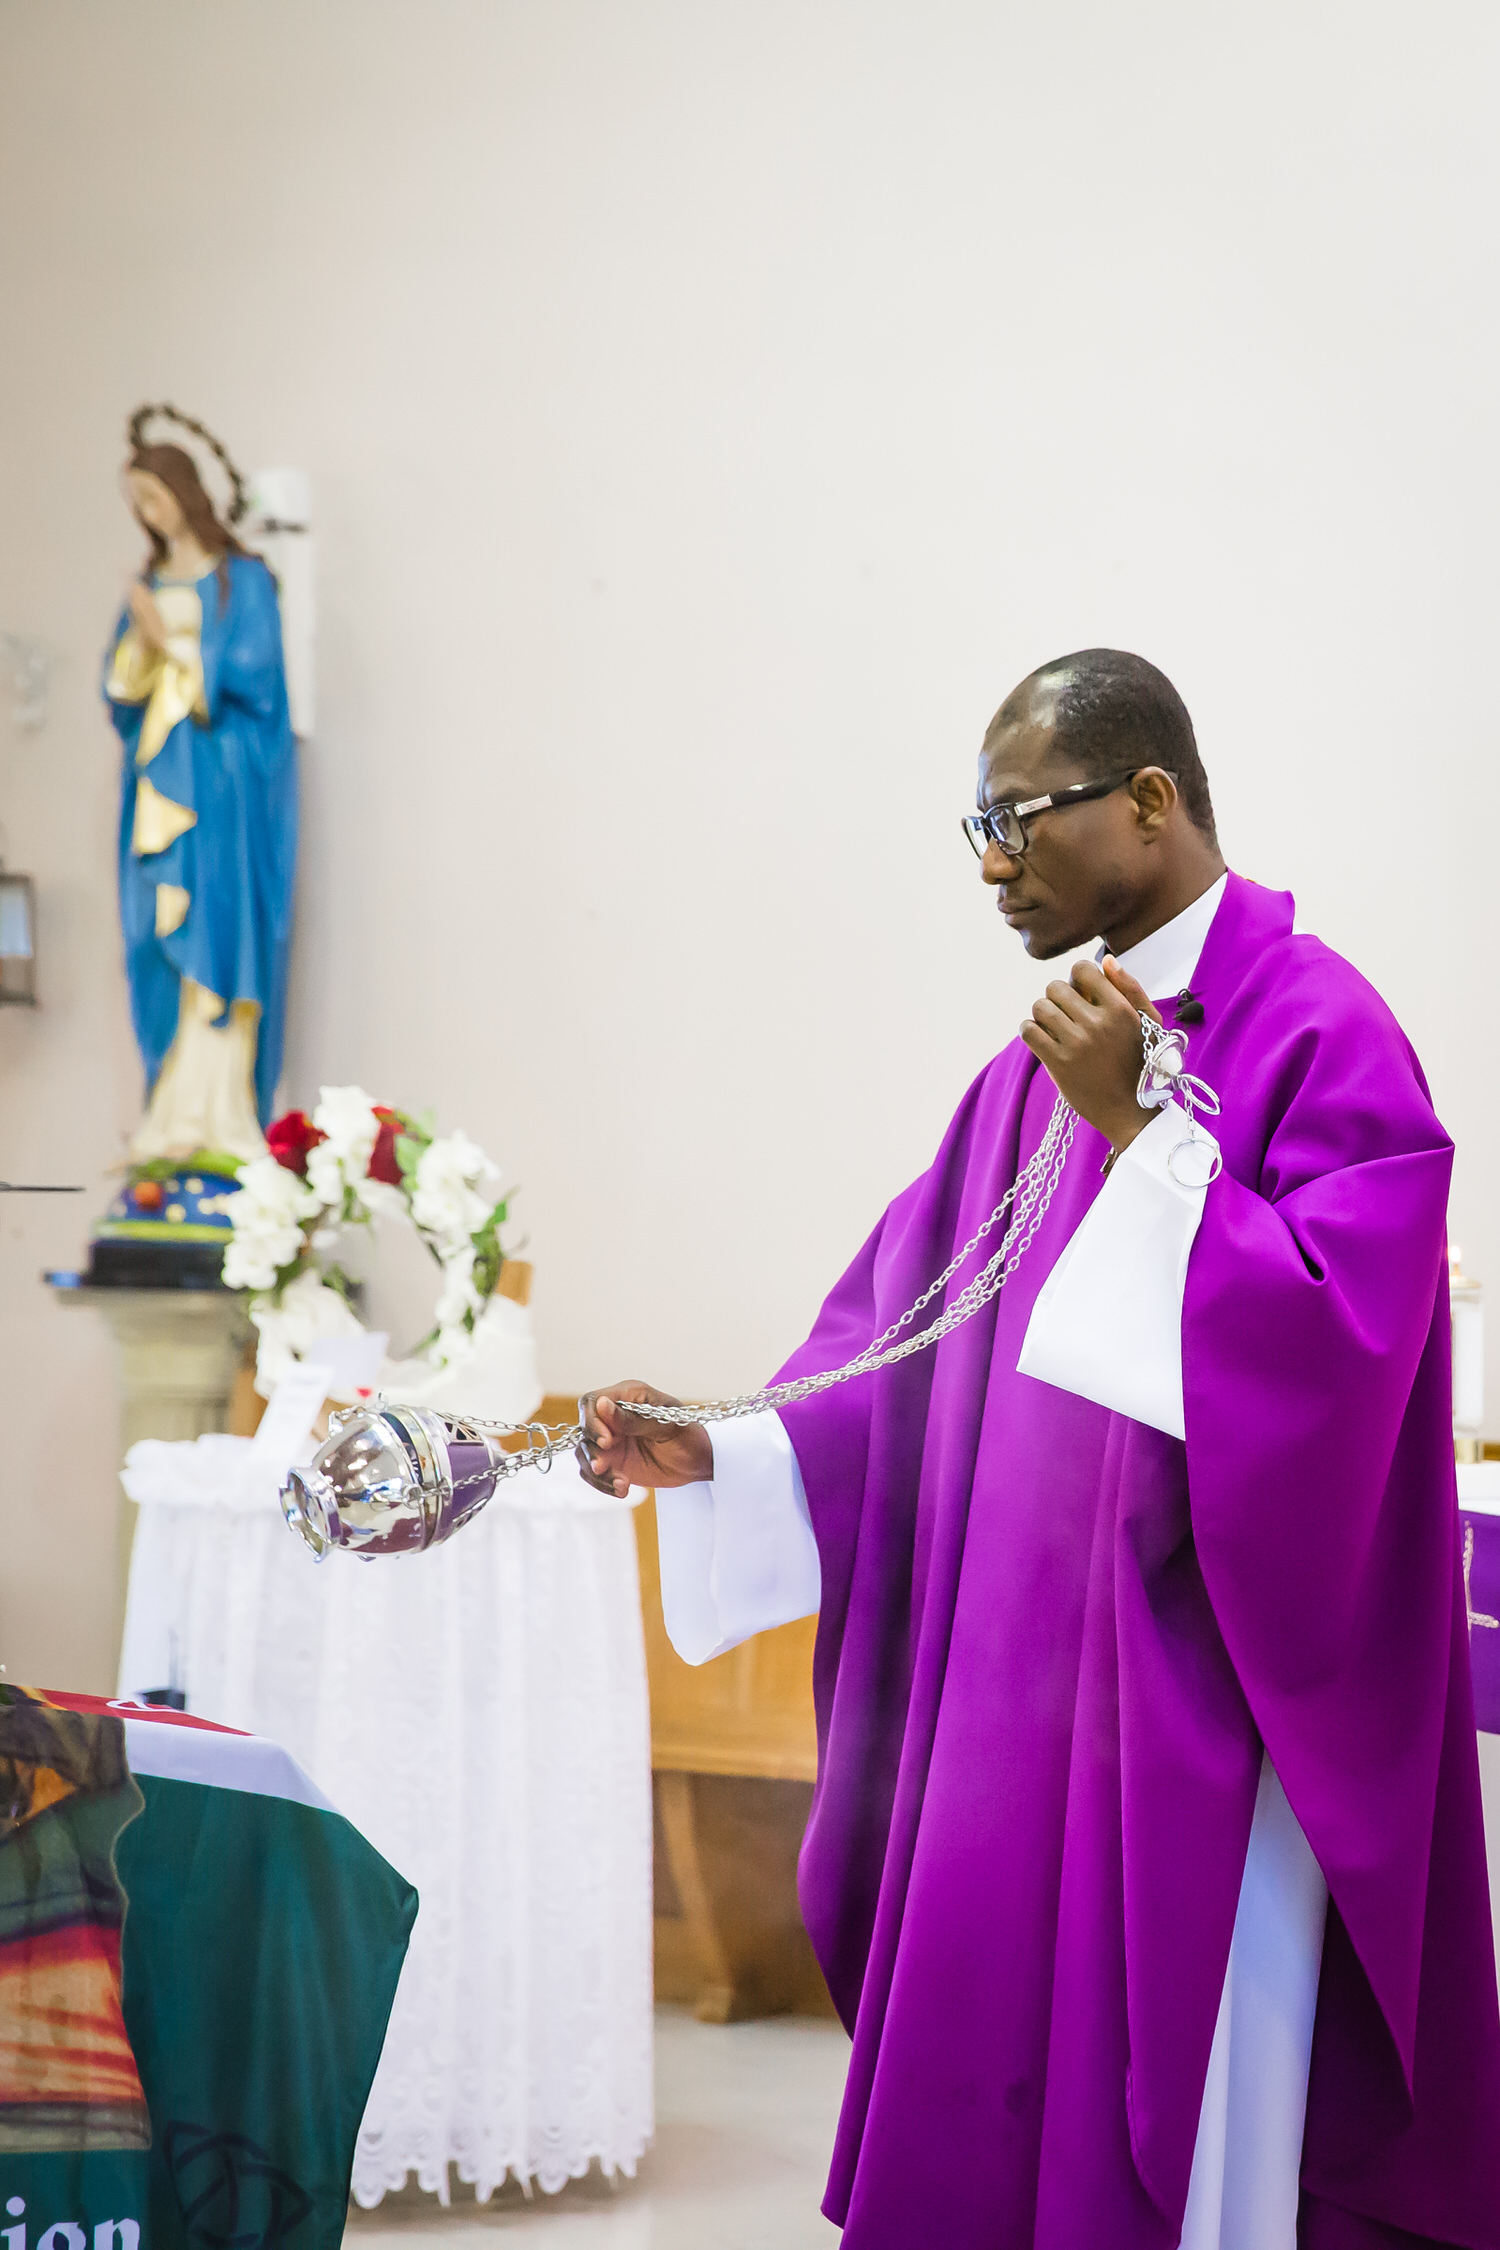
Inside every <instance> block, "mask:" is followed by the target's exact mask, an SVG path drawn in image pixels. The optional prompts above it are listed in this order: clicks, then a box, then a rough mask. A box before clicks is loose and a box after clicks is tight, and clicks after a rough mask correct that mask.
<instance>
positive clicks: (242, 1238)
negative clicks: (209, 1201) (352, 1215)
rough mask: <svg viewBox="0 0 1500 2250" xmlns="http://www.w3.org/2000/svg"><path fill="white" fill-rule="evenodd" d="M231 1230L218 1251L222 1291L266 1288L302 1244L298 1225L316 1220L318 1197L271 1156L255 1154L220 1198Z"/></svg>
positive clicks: (271, 1284) (300, 1229)
mask: <svg viewBox="0 0 1500 2250" xmlns="http://www.w3.org/2000/svg"><path fill="white" fill-rule="evenodd" d="M225 1200H226V1202H227V1204H228V1206H229V1217H230V1223H231V1226H232V1228H233V1232H232V1233H231V1235H230V1238H229V1244H228V1247H227V1248H226V1250H225V1252H224V1285H225V1287H226V1288H228V1289H270V1288H273V1287H274V1286H275V1282H276V1275H277V1271H278V1269H279V1268H280V1267H282V1266H289V1265H290V1264H291V1263H292V1260H293V1259H294V1258H295V1257H296V1256H297V1254H298V1252H299V1251H300V1250H301V1248H302V1227H303V1222H304V1221H305V1220H307V1219H312V1218H316V1216H317V1214H318V1210H319V1203H318V1198H317V1197H316V1196H315V1195H311V1194H309V1192H308V1190H307V1188H306V1187H305V1186H304V1185H303V1183H302V1181H301V1180H300V1179H299V1178H298V1176H297V1174H296V1173H295V1172H289V1171H288V1170H287V1169H286V1167H285V1165H282V1164H278V1163H277V1161H276V1159H275V1157H274V1156H257V1157H255V1158H253V1159H252V1160H251V1162H250V1163H248V1164H247V1165H245V1167H244V1169H243V1170H242V1171H241V1173H240V1184H239V1189H238V1191H237V1193H235V1194H234V1195H231V1196H228V1197H226V1198H225Z"/></svg>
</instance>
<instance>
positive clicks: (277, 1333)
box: [250, 1268, 364, 1398]
mask: <svg viewBox="0 0 1500 2250" xmlns="http://www.w3.org/2000/svg"><path fill="white" fill-rule="evenodd" d="M250 1318H251V1319H252V1320H253V1321H254V1323H255V1325H256V1327H257V1329H258V1330H259V1331H260V1344H259V1348H258V1349H257V1351H256V1355H255V1388H256V1389H257V1390H258V1391H259V1392H260V1393H261V1395H262V1397H264V1398H269V1397H270V1395H271V1393H272V1391H273V1390H274V1389H275V1388H276V1385H277V1384H278V1383H279V1382H280V1381H281V1378H282V1376H283V1375H286V1374H289V1373H290V1372H291V1370H292V1368H293V1367H294V1366H295V1365H296V1363H297V1360H298V1358H299V1357H300V1355H301V1354H302V1353H303V1352H305V1351H306V1350H307V1347H308V1345H309V1344H312V1343H315V1342H316V1341H317V1339H318V1338H319V1337H320V1336H362V1335H363V1334H364V1327H363V1324H362V1323H361V1321H360V1320H359V1319H358V1317H357V1315H356V1314H355V1313H353V1312H352V1311H351V1310H350V1308H349V1306H348V1304H347V1303H346V1302H345V1300H344V1299H343V1298H342V1297H341V1296H340V1295H339V1293H338V1291H337V1290H336V1289H330V1288H329V1287H328V1285H327V1283H326V1282H324V1281H322V1280H321V1279H320V1278H319V1276H318V1275H317V1274H316V1273H314V1272H313V1271H312V1270H311V1269H310V1268H309V1270H308V1271H307V1272H306V1273H299V1274H298V1276H297V1278H296V1280H295V1281H289V1282H288V1283H287V1285H286V1287H285V1289H283V1291H282V1292H281V1303H280V1304H279V1305H271V1304H260V1305H252V1306H251V1307H250Z"/></svg>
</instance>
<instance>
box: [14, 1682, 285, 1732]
mask: <svg viewBox="0 0 1500 2250" xmlns="http://www.w3.org/2000/svg"><path fill="white" fill-rule="evenodd" d="M41 1692H42V1694H43V1695H44V1696H45V1697H46V1699H47V1701H48V1702H49V1703H56V1704H60V1705H61V1707H62V1709H63V1710H64V1711H107V1712H109V1713H110V1714H111V1715H112V1716H113V1717H114V1718H117V1719H149V1720H151V1721H152V1723H153V1724H155V1725H160V1726H168V1727H199V1728H201V1729H202V1730H203V1731H204V1732H205V1733H207V1734H237V1735H238V1736H239V1737H240V1739H241V1741H243V1742H248V1741H249V1740H250V1739H251V1737H250V1734H249V1732H248V1730H247V1729H246V1728H244V1727H221V1726H220V1725H219V1723H218V1721H217V1720H216V1719H195V1718H194V1717H193V1715H192V1713H191V1712H189V1711H168V1710H163V1709H162V1708H160V1707H159V1706H158V1705H157V1704H155V1703H127V1702H122V1701H116V1700H113V1699H112V1698H110V1697H109V1696H105V1695H77V1694H75V1693H74V1691H73V1690H72V1689H71V1688H43V1689H42V1690H41Z"/></svg>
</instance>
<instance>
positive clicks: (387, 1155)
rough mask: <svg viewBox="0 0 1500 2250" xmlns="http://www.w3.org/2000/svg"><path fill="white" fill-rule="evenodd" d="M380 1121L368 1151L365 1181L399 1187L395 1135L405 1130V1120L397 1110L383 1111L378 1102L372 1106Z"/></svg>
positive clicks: (399, 1174)
mask: <svg viewBox="0 0 1500 2250" xmlns="http://www.w3.org/2000/svg"><path fill="white" fill-rule="evenodd" d="M373 1106H374V1110H375V1115H376V1116H377V1117H378V1118H379V1120H380V1131H379V1132H378V1133H377V1134H376V1135H375V1146H374V1147H373V1148H372V1149H371V1151H370V1161H369V1163H368V1164H367V1165H366V1166H365V1178H366V1179H367V1180H384V1182H385V1184H386V1186H387V1187H400V1185H401V1167H400V1165H399V1164H398V1163H397V1162H396V1135H397V1134H398V1133H404V1132H405V1130H406V1120H405V1118H403V1116H402V1115H401V1112H400V1110H399V1109H384V1108H382V1106H381V1104H380V1103H379V1102H376V1103H375V1104H374V1105H373Z"/></svg>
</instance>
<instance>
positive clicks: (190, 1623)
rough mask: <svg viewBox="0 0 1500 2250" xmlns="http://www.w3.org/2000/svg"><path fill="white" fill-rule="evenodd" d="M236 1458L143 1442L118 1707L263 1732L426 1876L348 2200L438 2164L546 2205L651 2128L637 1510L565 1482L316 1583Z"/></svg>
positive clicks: (411, 1873) (559, 1478) (507, 1495)
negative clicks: (146, 1706) (146, 1699)
mask: <svg viewBox="0 0 1500 2250" xmlns="http://www.w3.org/2000/svg"><path fill="white" fill-rule="evenodd" d="M249 1453H250V1445H249V1442H248V1441H247V1440H245V1439H241V1438H230V1437H223V1436H209V1437H203V1438H199V1439H198V1440H196V1441H195V1442H194V1443H192V1444H176V1445H174V1444H164V1443H158V1442H155V1441H146V1442H144V1443H142V1444H139V1445H137V1446H134V1447H132V1449H131V1453H130V1456H129V1458H128V1461H127V1464H126V1471H125V1485H126V1490H127V1491H128V1493H129V1494H130V1497H131V1498H132V1499H133V1500H136V1501H138V1502H140V1503H141V1514H140V1521H139V1525H138V1529H137V1534H136V1542H135V1550H134V1556H133V1560H132V1565H131V1581H130V1600H129V1608H128V1613H127V1620H126V1632H125V1645H124V1650H123V1654H122V1659H121V1680H120V1687H121V1693H122V1694H131V1693H139V1692H140V1691H141V1690H143V1689H146V1688H155V1687H160V1686H162V1685H165V1684H167V1683H168V1682H169V1680H171V1679H172V1678H173V1677H174V1675H175V1677H176V1679H177V1681H178V1682H180V1684H182V1685H183V1686H184V1687H185V1689H186V1692H187V1699H188V1707H189V1709H190V1710H191V1711H193V1712H196V1713H199V1714H201V1715H202V1716H204V1717H207V1718H212V1719H216V1720H219V1721H220V1722H221V1723H223V1724H225V1725H229V1726H237V1727H243V1728H245V1729H247V1730H249V1731H251V1732H254V1733H257V1734H260V1735H264V1736H268V1737H270V1738H271V1739H272V1740H273V1741H276V1742H279V1743H280V1744H282V1745H283V1747H284V1748H285V1749H286V1750H287V1751H288V1752H290V1754H291V1755H292V1757H294V1758H295V1759H296V1760H297V1761H298V1763H299V1764H300V1765H302V1766H303V1767H305V1769H306V1771H307V1772H308V1773H309V1774H310V1775H311V1776H312V1777H313V1780H314V1781H315V1782H316V1784H317V1786H318V1787H319V1788H320V1789H321V1790H323V1791H325V1792H326V1794H327V1796H328V1797H329V1798H330V1799H331V1801H332V1802H333V1803H334V1804H335V1805H337V1806H338V1808H339V1810H340V1811H341V1812H343V1813H345V1814H346V1815H347V1816H348V1818H349V1819H351V1820H352V1821H353V1822H354V1823H355V1824H356V1826H357V1827H359V1828H360V1829H361V1830H362V1831H363V1832H364V1834H365V1835H366V1836H368V1837H369V1839H370V1841H371V1842H372V1843H373V1844H374V1845H375V1847H376V1849H377V1850H378V1851H380V1852H381V1853H382V1854H383V1855H384V1856H385V1857H386V1858H388V1859H389V1860H390V1861H391V1863H392V1864H393V1865H394V1866H397V1867H399V1868H401V1870H402V1872H403V1873H404V1874H406V1875H407V1876H408V1877H409V1879H410V1880H411V1881H412V1882H413V1883H414V1884H415V1885H416V1887H417V1890H418V1893H419V1895H420V1898H421V1909H420V1911H419V1913H418V1916H417V1921H416V1926H415V1928H414V1930H413V1932H412V1940H411V1947H410V1951H409V1953H408V1956H407V1962H406V1967H405V1969H404V1971H403V1973H402V1977H401V1982H400V1986H399V1988H398V1991H397V1994H396V2004H395V2007H394V2009H393V2011H392V2015H391V2024H390V2030H389V2032H388V2034H387V2038H386V2043H385V2048H384V2052H383V2054H382V2057H381V2062H380V2068H379V2070H378V2071H377V2073H376V2077H375V2083H374V2086H373V2088H372V2090H371V2094H370V2100H369V2103H368V2106H367V2108H366V2111H365V2116H364V2122H363V2124H362V2126H361V2129H360V2134H359V2141H358V2145H357V2148H356V2152H355V2159H354V2179H353V2192H354V2196H355V2200H356V2201H357V2202H358V2203H360V2204H362V2205H363V2206H365V2207H366V2208H368V2207H370V2206H371V2205H374V2204H376V2203H378V2202H379V2201H380V2200H381V2198H382V2196H384V2195H386V2194H388V2193H389V2192H391V2191H392V2190H393V2189H396V2188H399V2187H401V2186H403V2185H404V2184H405V2182H406V2180H407V2178H408V2176H409V2175H410V2174H412V2173H415V2175H416V2178H417V2180H418V2183H419V2184H420V2185H421V2186H422V2187H424V2188H426V2189H428V2190H429V2191H436V2193H438V2194H439V2195H440V2196H441V2197H442V2198H443V2199H444V2200H445V2201H446V2200H447V2196H448V2179H449V2174H448V2167H449V2165H450V2164H451V2165H454V2166H456V2168H457V2171H458V2176H459V2178H460V2179H461V2180H465V2181H472V2183H473V2185H474V2187H475V2190H476V2193H477V2194H478V2196H479V2197H480V2199H481V2200H484V2199H485V2198H487V2197H488V2196H489V2195H490V2194H491V2193H492V2192H493V2191H494V2189H495V2188H496V2187H498V2186H499V2185H500V2184H501V2183H502V2182H503V2181H504V2180H505V2178H506V2177H507V2175H509V2174H512V2173H513V2174H514V2175H515V2176H516V2177H517V2178H518V2179H520V2180H522V2181H525V2182H534V2183H535V2184H536V2185H537V2186H539V2187H541V2188H542V2189H543V2190H545V2191H547V2192H549V2193H552V2192H555V2191H556V2190H557V2189H559V2188H561V2187H562V2186H563V2185H564V2183H565V2182H566V2181H567V2180H568V2179H569V2178H572V2177H577V2176H578V2175H580V2174H582V2173H583V2172H584V2171H586V2170H587V2168H588V2166H589V2165H590V2163H591V2162H598V2163H599V2164H600V2165H601V2166H602V2167H603V2168H604V2169H605V2170H606V2171H607V2172H611V2173H613V2172H624V2173H626V2174H633V2173H634V2171H635V2167H636V2164H637V2161H638V2159H639V2157H640V2155H641V2153H642V2151H643V2149H644V2148H645V2146H646V2143H647V2142H648V2140H649V2139H650V2137H651V2132H652V2124H653V2114H652V2024H651V2004H652V1960H651V1937H652V1925H651V1776H650V1728H649V1720H648V1713H647V1703H646V1673H645V1655H644V1648H643V1643H642V1634H641V1615H640V1595H639V1589H638V1583H637V1575H636V1551H635V1533H634V1528H633V1525H632V1523H631V1517H630V1509H629V1507H628V1506H627V1505H626V1504H625V1503H622V1502H618V1501H611V1500H608V1499H606V1498H604V1497H603V1496H602V1495H599V1494H596V1493H593V1492H590V1491H589V1490H588V1488H587V1487H586V1486H585V1485H584V1484H583V1483H582V1481H581V1479H579V1477H578V1475H577V1472H576V1470H575V1469H574V1468H573V1465H572V1464H571V1463H570V1462H567V1461H562V1462H559V1463H557V1464H556V1465H555V1467H554V1468H553V1470H552V1471H551V1473H550V1475H547V1476H543V1475H540V1474H538V1473H537V1472H535V1471H532V1472H528V1473H526V1474H523V1475H521V1476H518V1477H516V1478H514V1479H513V1480H511V1481H510V1482H509V1483H507V1485H506V1486H505V1488H504V1491H503V1494H502V1495H501V1496H499V1497H497V1498H496V1499H495V1500H494V1501H492V1502H491V1503H490V1505H489V1507H488V1508H487V1509H486V1510H485V1512H484V1514H483V1515H482V1516H480V1517H479V1518H478V1519H477V1520H476V1521H475V1522H474V1523H473V1524H471V1525H470V1526H469V1527H468V1528H467V1529H466V1530H465V1532H464V1535H463V1538H462V1539H460V1540H456V1541H454V1542H453V1543H452V1544H451V1545H448V1546H444V1547H439V1548H436V1549H434V1550H433V1552H432V1553H430V1554H427V1555H423V1556H420V1557H403V1558H400V1559H398V1560H397V1561H395V1562H394V1563H390V1562H387V1563H385V1564H381V1565H377V1566H376V1567H374V1568H366V1567H361V1566H358V1565H356V1564H353V1563H351V1562H349V1561H348V1559H347V1558H344V1557H337V1558H335V1559H334V1561H333V1562H331V1563H330V1564H328V1565H327V1566H325V1567H324V1568H322V1569H320V1568H318V1567H317V1566H316V1565H315V1564H313V1563H312V1562H311V1560H310V1558H309V1557H308V1555H307V1553H306V1551H305V1549H303V1548H302V1547H301V1546H300V1545H299V1543H298V1542H297V1541H296V1540H295V1539H293V1538H292V1536H291V1535H290V1534H289V1532H288V1531H287V1529H286V1526H285V1524H284V1523H283V1521H282V1519H281V1514H280V1510H279V1507H278V1506H277V1503H276V1494H275V1489H274V1479H273V1478H272V1477H270V1476H265V1477H264V1478H263V1480H262V1481H261V1482H259V1483H257V1482H256V1480H255V1477H254V1473H253V1471H252V1470H251V1469H250V1468H249V1465H248V1456H249Z"/></svg>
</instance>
